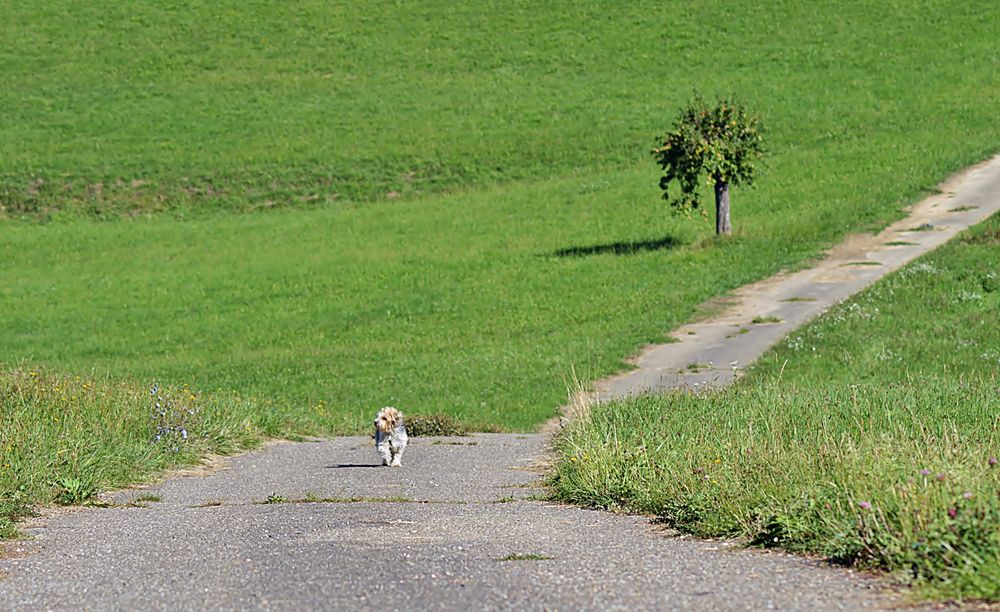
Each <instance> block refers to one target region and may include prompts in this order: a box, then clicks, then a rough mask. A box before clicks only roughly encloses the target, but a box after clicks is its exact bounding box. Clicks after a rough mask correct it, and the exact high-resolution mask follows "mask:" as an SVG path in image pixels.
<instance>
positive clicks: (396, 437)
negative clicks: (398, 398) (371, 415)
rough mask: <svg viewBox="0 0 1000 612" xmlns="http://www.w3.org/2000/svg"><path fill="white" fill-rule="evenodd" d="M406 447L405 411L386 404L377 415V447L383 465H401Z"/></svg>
mask: <svg viewBox="0 0 1000 612" xmlns="http://www.w3.org/2000/svg"><path fill="white" fill-rule="evenodd" d="M405 448H406V426H405V425H403V413H402V412H400V411H398V410H396V409H395V408H393V407H392V406H386V407H385V408H383V409H381V410H379V411H378V414H377V415H375V449H376V450H377V451H378V454H379V455H381V457H382V465H389V466H392V467H400V465H402V464H401V463H400V461H402V459H403V449H405Z"/></svg>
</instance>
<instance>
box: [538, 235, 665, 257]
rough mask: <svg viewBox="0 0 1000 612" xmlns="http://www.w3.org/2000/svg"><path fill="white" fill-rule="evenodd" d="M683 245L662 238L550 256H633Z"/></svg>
mask: <svg viewBox="0 0 1000 612" xmlns="http://www.w3.org/2000/svg"><path fill="white" fill-rule="evenodd" d="M682 245H683V243H682V242H681V241H680V239H678V238H677V237H675V236H664V237H663V238H656V239H654V240H632V241H629V242H611V243H608V244H595V245H591V246H578V247H568V248H565V249H559V250H558V251H555V252H553V253H552V254H553V255H555V256H556V257H588V256H590V255H635V254H637V253H645V252H647V251H663V250H667V249H676V248H677V247H679V246H682Z"/></svg>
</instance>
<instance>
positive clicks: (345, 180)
mask: <svg viewBox="0 0 1000 612" xmlns="http://www.w3.org/2000/svg"><path fill="white" fill-rule="evenodd" d="M990 8H992V4H991V3H989V2H985V1H983V2H972V3H956V2H922V3H919V4H917V3H912V2H893V3H886V2H850V3H840V4H838V6H836V7H828V8H817V7H811V6H804V5H801V6H800V5H795V4H794V3H791V4H790V3H786V2H780V1H773V2H766V3H755V4H754V5H753V6H745V5H740V6H738V8H737V6H736V5H734V4H732V3H729V2H706V3H698V5H697V6H692V5H690V4H689V3H664V2H627V3H620V4H618V5H616V6H615V8H614V10H613V11H609V10H608V8H607V7H606V6H605V5H602V4H599V3H593V4H581V3H578V2H572V3H570V2H514V3H503V4H502V5H498V6H487V5H483V4H476V5H469V6H467V7H456V6H455V5H454V3H451V2H440V1H438V2H435V1H428V0H424V1H419V2H416V1H408V2H398V3H391V4H390V3H375V4H372V3H329V2H322V1H318V0H302V1H299V2H295V3H282V4H280V5H275V4H273V3H266V2H249V3H248V2H239V3H235V2H211V3H209V2H203V1H193V0H188V1H178V2H170V3H140V4H138V5H136V4H134V3H133V4H130V5H123V4H121V3H116V2H110V1H107V0H102V1H97V2H90V3H87V4H86V5H85V6H81V5H79V3H72V2H68V1H66V0H57V1H54V2H47V3H45V4H44V6H42V5H37V4H31V3H26V4H19V5H14V6H10V7H8V9H7V10H8V13H7V19H4V20H3V22H2V23H0V36H2V37H3V39H4V40H6V41H8V42H9V44H8V45H5V47H4V50H0V61H2V62H3V64H4V66H5V84H4V85H5V86H4V88H2V90H0V135H2V137H0V159H2V160H3V163H2V166H0V181H2V182H0V185H2V188H3V194H4V200H5V203H6V205H7V206H8V207H9V208H10V209H12V212H15V213H16V212H17V211H18V210H22V209H23V210H29V211H30V210H37V209H39V208H42V209H44V208H48V207H61V208H73V207H74V206H76V207H80V208H82V209H84V210H86V211H90V212H94V211H107V210H109V209H118V208H125V209H127V208H130V207H132V206H141V207H152V208H176V207H181V208H183V207H185V206H188V205H190V204H192V203H194V204H198V205H201V206H206V207H211V206H212V205H219V206H226V207H255V206H266V205H268V204H267V203H268V202H271V203H275V204H287V203H300V204H301V203H303V202H320V203H323V202H328V201H330V200H331V199H334V198H336V199H338V200H340V201H343V200H350V199H356V198H372V197H381V196H384V195H385V194H386V193H388V192H389V191H393V190H394V191H399V192H402V193H404V194H406V193H412V192H424V193H426V192H434V191H438V190H440V189H443V188H447V187H455V186H463V185H470V184H482V183H484V182H489V181H492V180H495V179H502V180H507V179H511V178H514V179H517V178H524V177H531V178H538V177H548V176H552V175H554V174H565V173H568V172H574V171H577V170H579V169H583V168H591V167H594V166H612V167H619V166H621V165H622V164H623V163H629V162H632V161H634V160H637V159H642V158H643V157H644V156H645V155H646V152H647V150H648V149H649V148H650V147H651V146H652V137H653V135H654V134H655V133H656V132H657V131H659V130H661V129H663V127H664V123H665V121H667V119H668V117H669V116H671V115H672V114H673V113H674V112H675V109H676V108H677V106H678V105H679V104H680V103H681V102H682V101H683V100H684V99H686V98H687V97H688V96H689V95H690V92H691V90H692V89H694V88H700V89H701V90H703V91H706V92H709V93H712V92H716V91H719V92H730V91H731V92H735V93H737V94H738V95H740V96H742V97H744V98H746V99H747V100H749V101H751V102H752V103H753V104H755V105H758V106H760V108H761V110H762V111H763V113H764V114H765V116H766V118H767V119H768V123H769V125H770V126H771V129H772V135H771V138H772V142H773V145H774V146H773V148H774V150H776V151H781V152H789V151H790V152H792V153H793V154H794V155H795V157H796V162H795V163H796V165H801V166H802V168H803V171H804V172H803V175H802V176H803V177H805V180H807V181H813V182H816V183H817V184H816V186H815V187H816V192H815V193H816V194H823V193H825V192H826V191H828V189H829V186H831V185H836V184H839V183H840V182H842V181H846V183H847V184H848V186H847V190H848V192H849V193H850V195H851V198H850V200H851V201H852V202H853V203H854V204H852V206H856V210H855V212H857V211H863V212H862V214H861V216H862V217H864V218H867V219H872V218H882V217H883V216H884V214H885V210H884V209H883V208H882V207H883V206H887V205H888V206H891V205H893V204H896V203H898V201H899V198H901V197H902V198H905V197H909V196H911V195H912V194H913V193H914V191H915V189H918V188H921V187H927V186H930V185H931V184H933V182H935V181H936V180H938V179H940V178H941V177H942V176H943V175H944V174H945V173H946V172H947V171H949V170H953V169H956V168H957V167H959V166H961V165H963V164H966V163H970V162H972V161H976V160H978V159H979V158H981V157H983V156H984V155H986V154H988V153H991V152H993V150H995V148H996V146H997V140H998V138H997V127H996V125H995V122H994V121H992V114H991V113H989V112H987V111H988V110H989V109H991V108H995V106H996V102H997V97H998V94H997V89H998V79H1000V76H998V74H1000V71H998V70H997V59H996V55H995V53H994V52H993V50H994V49H993V41H994V40H995V39H996V37H997V34H998V24H997V20H996V18H995V17H993V15H992V13H993V12H992V11H990V10H988V9H990ZM720 16H722V18H721V19H720ZM928 117H933V118H934V121H932V122H929V121H926V118H928ZM955 134H962V137H961V138H955ZM645 163H647V164H648V163H650V162H645ZM832 168H837V169H839V170H840V172H837V173H834V172H831V169H832ZM778 176H781V177H782V178H781V179H772V180H780V182H781V183H782V184H783V186H784V187H785V188H788V187H792V190H791V191H789V192H783V193H781V196H780V197H778V198H776V199H772V200H770V201H769V202H766V203H765V204H764V205H765V206H775V202H780V203H781V204H779V206H780V207H782V208H784V207H791V208H799V207H800V206H801V205H802V204H803V203H805V202H808V203H809V205H810V206H812V205H813V204H814V202H815V200H816V198H815V197H814V195H813V194H812V193H807V194H802V193H799V192H798V191H797V190H796V189H794V186H795V185H800V184H801V181H802V180H803V178H796V177H787V178H786V177H784V175H783V174H782V175H778ZM39 179H41V180H42V181H44V183H41V184H38V183H37V181H38V180H39ZM135 180H140V181H146V182H147V184H145V185H137V186H135V187H133V186H132V181H135ZM119 181H120V182H119ZM866 185H876V186H878V187H876V191H875V192H872V193H870V196H868V195H866V194H868V192H867V189H866V188H865V187H863V186H866ZM801 196H807V197H808V199H802V198H801ZM830 197H831V198H834V199H836V198H837V195H835V194H831V196H830ZM835 208H842V206H837V207H835ZM830 214H831V217H832V218H831V219H828V222H831V223H834V224H837V225H845V224H846V225H850V224H851V222H852V221H845V220H843V219H839V218H837V217H838V215H837V214H833V213H830ZM855 217H856V215H848V216H846V217H845V219H850V220H853V219H854V218H855Z"/></svg>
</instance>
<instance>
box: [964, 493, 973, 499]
mask: <svg viewBox="0 0 1000 612" xmlns="http://www.w3.org/2000/svg"><path fill="white" fill-rule="evenodd" d="M962 497H964V498H965V499H972V492H971V491H966V492H965V493H962Z"/></svg>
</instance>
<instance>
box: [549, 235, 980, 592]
mask: <svg viewBox="0 0 1000 612" xmlns="http://www.w3.org/2000/svg"><path fill="white" fill-rule="evenodd" d="M998 229H1000V216H995V217H993V218H992V219H990V220H988V221H986V222H985V223H983V224H981V225H979V226H978V227H975V228H973V229H971V230H970V231H968V232H966V233H964V234H963V235H962V236H960V237H959V238H958V239H957V240H956V241H954V242H952V243H950V244H948V245H946V246H944V247H942V248H941V249H940V250H938V251H936V252H934V253H931V254H929V255H927V256H925V257H923V258H921V259H920V260H918V261H917V262H915V263H913V264H911V265H909V266H907V267H906V268H904V269H903V270H901V271H899V272H897V273H894V274H892V275H890V276H889V277H887V278H886V279H884V280H883V281H881V282H880V283H878V284H876V285H875V286H873V287H872V288H870V289H868V290H866V291H865V292H863V293H861V294H859V295H858V296H856V297H855V298H852V299H851V300H849V301H847V302H846V303H844V304H842V305H840V306H837V307H835V308H833V309H831V310H830V311H829V312H827V313H826V314H825V315H824V316H822V317H820V318H819V319H817V320H816V321H814V322H812V323H811V324H809V325H807V326H805V327H804V328H803V329H802V330H800V331H799V332H796V333H794V334H792V335H791V336H790V337H789V338H788V339H786V340H785V341H784V342H782V343H781V344H780V345H779V346H778V347H776V349H775V350H774V351H773V352H771V353H770V354H768V355H765V356H764V357H763V358H762V359H761V360H760V362H759V364H758V365H757V366H756V367H755V369H754V371H752V372H751V373H750V374H749V375H748V376H747V377H746V378H745V379H744V380H743V381H741V382H740V383H739V384H737V385H736V387H735V388H732V389H729V390H726V391H723V392H720V393H718V394H695V395H692V394H685V393H677V394H671V395H665V396H661V397H645V398H639V399H634V400H630V401H626V402H617V403H613V404H608V405H602V406H598V407H595V408H594V409H593V411H592V414H590V415H589V416H587V415H586V414H585V415H584V417H583V418H580V419H578V420H577V421H576V422H574V423H573V424H572V425H571V426H570V427H569V429H568V430H567V431H566V432H565V433H564V434H563V435H562V436H561V437H560V438H559V449H560V451H561V453H562V461H561V463H560V464H559V467H558V469H557V473H556V475H555V477H554V479H553V484H554V485H555V490H556V494H557V496H558V497H559V498H561V499H563V500H566V501H572V502H575V503H581V504H585V505H592V506H597V507H602V508H625V509H629V510H637V511H641V512H649V513H653V514H657V515H659V516H661V517H663V519H664V520H666V521H668V522H669V523H671V524H672V525H674V526H676V527H678V528H680V529H682V530H684V531H688V532H691V533H695V534H698V535H703V536H713V537H714V536H722V537H738V538H741V539H743V540H745V541H747V542H749V543H751V544H754V545H760V546H774V547H781V548H785V549H789V550H793V551H800V552H809V553H815V554H821V555H825V556H827V557H828V558H830V559H833V560H836V561H839V562H843V563H848V564H854V565H858V566H861V567H867V568H873V569H878V570H886V571H889V572H892V573H894V574H895V575H896V576H897V577H899V578H900V579H902V580H904V581H906V582H909V583H911V584H916V585H918V586H920V587H921V588H922V589H923V590H924V594H925V595H927V596H928V597H933V598H983V599H988V600H1000V531H998V530H997V525H998V524H1000V465H998V464H997V458H998V457H1000V353H997V347H998V346H1000V326H998V325H997V317H998V316H1000V283H998V282H997V281H998V278H1000V277H998V276H997V270H1000V251H998V250H997V248H996V247H997V245H998V244H1000V240H998V237H1000V233H998Z"/></svg>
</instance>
